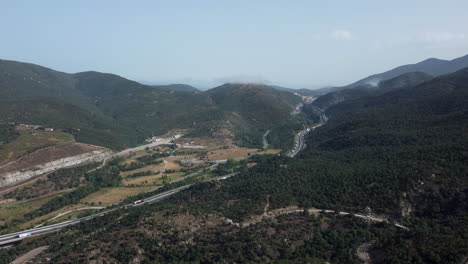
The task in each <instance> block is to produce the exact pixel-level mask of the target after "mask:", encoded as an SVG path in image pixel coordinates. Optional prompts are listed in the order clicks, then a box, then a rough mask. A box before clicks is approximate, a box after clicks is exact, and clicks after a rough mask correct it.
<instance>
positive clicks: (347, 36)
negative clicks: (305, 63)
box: [330, 29, 356, 40]
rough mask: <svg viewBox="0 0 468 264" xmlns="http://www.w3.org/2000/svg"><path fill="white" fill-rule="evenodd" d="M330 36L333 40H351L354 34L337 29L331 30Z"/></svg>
mask: <svg viewBox="0 0 468 264" xmlns="http://www.w3.org/2000/svg"><path fill="white" fill-rule="evenodd" d="M330 36H331V37H332V38H333V39H335V40H353V39H356V36H355V35H354V34H353V33H352V32H351V31H349V30H344V29H337V30H333V31H332V32H331V34H330Z"/></svg>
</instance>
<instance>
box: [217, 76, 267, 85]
mask: <svg viewBox="0 0 468 264" xmlns="http://www.w3.org/2000/svg"><path fill="white" fill-rule="evenodd" d="M214 81H215V82H219V83H257V84H268V83H270V81H268V80H267V79H265V78H263V77H262V76H257V75H235V76H227V77H222V78H216V79H214Z"/></svg>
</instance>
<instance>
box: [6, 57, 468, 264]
mask: <svg viewBox="0 0 468 264" xmlns="http://www.w3.org/2000/svg"><path fill="white" fill-rule="evenodd" d="M19 66H21V67H24V65H22V64H20V65H19ZM28 67H29V66H28ZM26 68H27V67H26ZM40 69H42V68H40ZM64 76H68V75H64ZM467 76H468V75H467V70H466V69H464V70H461V71H458V72H455V73H452V74H449V75H444V76H441V77H435V78H433V77H429V76H427V75H424V74H418V73H403V74H402V75H400V76H397V77H395V78H393V79H389V80H386V81H382V82H381V83H380V85H379V86H378V88H374V89H375V90H369V89H368V88H365V89H364V88H362V87H361V88H359V87H358V86H356V87H357V88H356V87H354V86H353V87H350V88H347V89H343V90H340V91H332V92H330V93H328V94H325V95H323V96H320V97H318V98H315V97H310V96H302V95H300V94H294V93H291V92H288V91H278V90H277V89H276V88H273V87H270V86H267V85H258V84H225V85H221V86H219V87H216V88H214V89H211V90H208V91H206V92H200V91H195V90H193V89H191V88H189V87H185V86H181V87H179V86H177V87H174V89H176V90H172V88H171V89H170V88H168V87H164V88H163V87H160V86H154V87H153V86H151V87H149V88H148V87H146V86H143V85H140V84H138V83H135V82H131V81H128V80H125V79H121V78H119V77H116V76H113V75H106V74H104V75H102V74H100V73H94V72H88V73H80V74H77V75H76V76H72V77H70V76H68V77H67V78H77V79H76V80H78V85H76V84H75V85H72V86H70V87H69V89H71V90H74V89H78V90H77V91H79V92H77V93H78V94H80V96H84V97H83V98H84V99H83V102H82V103H83V104H82V105H76V104H75V105H74V106H73V107H80V108H81V109H87V110H86V111H98V112H100V114H96V113H97V112H96V113H95V114H96V118H95V120H96V121H98V120H101V121H103V122H104V123H105V122H107V121H109V120H110V119H107V118H108V117H109V116H107V115H108V114H110V115H112V116H113V117H112V118H114V121H112V122H110V123H107V125H109V126H107V125H106V127H105V129H104V130H101V128H103V127H101V128H99V129H98V130H101V132H102V131H107V132H105V134H107V135H106V136H105V137H104V138H107V139H110V138H109V137H108V135H113V132H112V133H109V131H116V132H117V133H116V135H118V134H119V133H123V134H122V135H124V136H123V137H121V136H119V137H120V139H123V140H122V141H119V140H117V141H112V142H122V144H120V143H118V144H114V143H112V144H111V145H109V144H108V143H109V142H111V141H105V140H104V141H100V140H98V141H96V139H97V137H95V136H94V135H91V134H88V135H87V136H91V138H92V140H91V141H88V140H87V139H84V138H83V134H82V131H83V130H86V129H87V128H86V126H84V127H73V126H75V125H76V124H78V123H75V124H73V125H72V126H70V125H67V124H66V123H60V122H58V123H53V124H52V123H48V122H50V120H49V121H47V119H42V120H44V121H42V122H34V123H33V122H30V123H31V124H40V125H26V124H29V123H18V120H19V119H18V120H15V121H16V122H14V121H11V119H8V120H10V121H9V122H6V123H3V124H2V126H1V128H2V130H1V131H2V135H3V136H2V138H1V140H2V143H1V145H0V147H1V148H0V156H1V157H3V158H2V160H1V164H0V172H1V174H0V178H1V179H2V181H1V184H2V186H1V187H2V189H1V190H0V199H1V202H0V227H1V229H0V232H1V233H2V234H1V235H0V246H3V247H4V249H2V250H0V254H4V255H0V256H8V258H7V257H5V259H8V260H13V256H15V257H16V256H19V255H21V254H23V253H27V252H29V251H31V250H33V249H35V248H39V249H41V250H42V247H48V248H47V249H44V250H43V251H41V253H40V254H39V255H37V256H35V257H34V261H38V262H37V263H45V262H47V261H48V259H50V260H53V261H55V262H58V263H60V262H67V261H66V259H65V258H66V257H65V256H67V257H68V256H73V258H74V259H76V260H77V261H81V262H89V261H91V260H96V261H98V262H104V261H111V262H117V263H120V262H124V263H126V262H130V260H131V259H136V258H137V259H139V260H141V261H153V260H155V261H158V262H178V261H187V262H197V261H198V262H207V263H213V262H218V261H219V260H222V261H224V262H238V263H243V262H248V261H256V262H272V261H276V260H280V261H283V262H284V263H290V261H298V263H301V262H302V261H305V262H311V263H323V262H324V261H330V260H332V261H333V262H336V263H360V262H367V263H369V262H371V263H387V262H391V261H393V260H394V259H396V258H399V259H403V258H404V257H402V256H411V257H412V258H419V259H424V260H425V261H429V262H431V261H434V260H435V259H444V260H447V261H448V263H456V262H457V261H458V260H459V259H462V258H463V257H464V250H465V247H464V246H454V244H457V245H463V243H464V242H465V238H464V231H463V230H464V228H465V227H466V217H465V215H466V214H465V212H466V208H465V207H466V205H465V203H464V193H465V192H466V190H467V189H466V184H467V182H466V179H465V178H464V177H463V173H464V172H465V171H466V165H465V164H464V162H463V161H464V160H465V159H466V155H465V154H466V153H465V152H466V150H465V148H466V146H467V144H466V140H467V139H466V136H465V135H464V126H465V124H466V113H465V112H466V106H467V104H466V100H465V98H466V92H467V89H466V78H467ZM109 79H110V80H112V82H111V83H112V84H110V83H109V82H108V80H109ZM92 87H94V88H92ZM96 87H100V90H99V91H97V90H95V89H97V88H96ZM147 89H149V90H151V91H152V92H151V93H152V95H149V93H148V90H147ZM159 89H161V90H159ZM366 89H367V90H366ZM180 90H182V91H180ZM166 93H168V94H166ZM121 94H126V96H123V97H122V96H121ZM129 94H131V95H130V96H129ZM165 95H167V97H166V96H165ZM88 96H91V97H90V98H94V99H93V100H96V101H95V102H97V103H95V105H94V106H92V107H91V106H89V105H87V104H88V103H90V101H88V99H86V98H87V97H88ZM108 96H112V97H114V98H113V99H109V98H107V97H108ZM148 96H150V97H152V96H154V97H152V100H156V101H157V102H158V103H156V104H155V103H154V102H150V101H148V99H147V97H148ZM197 98H198V99H197ZM56 99H57V98H55V99H54V100H56ZM62 99H63V100H65V101H66V100H67V99H66V98H62ZM62 99H60V100H62ZM195 99H196V100H199V99H200V101H198V102H196V103H195V108H196V109H198V110H200V112H197V111H198V110H194V111H191V112H186V109H177V110H176V111H175V112H174V111H173V110H174V109H170V108H167V106H168V105H170V104H172V103H174V102H178V101H179V100H180V101H181V102H183V101H187V100H192V101H190V102H185V104H186V105H185V106H183V107H188V106H189V104H192V105H193V104H194V102H193V100H195ZM15 100H21V98H17V99H15ZM106 100H109V101H106ZM126 100H128V101H126ZM132 100H134V101H133V103H129V102H132ZM161 100H168V101H167V102H165V103H164V105H165V106H164V107H161V105H160V104H159V103H160V102H161ZM115 102H120V103H121V104H123V105H124V107H123V108H122V109H117V108H115V109H112V108H113V107H115V106H114V103H115ZM198 103H200V105H197V104H198ZM67 104H68V102H67ZM137 104H138V105H140V104H141V106H142V107H141V109H140V108H137V106H136V105H137ZM95 107H96V108H95ZM183 107H182V108H183ZM198 107H200V108H198ZM136 109H137V110H136ZM130 110H132V111H135V112H134V113H132V114H131V115H129V112H128V111H130ZM179 111H180V112H179ZM60 113H64V112H62V111H60ZM89 113H90V112H89ZM148 113H150V115H148ZM165 114H168V115H169V116H171V117H170V118H175V119H174V120H171V122H174V123H172V124H170V125H168V126H167V127H166V125H167V124H164V125H162V124H161V121H162V122H164V120H162V119H161V115H165ZM132 115H133V117H132ZM12 116H13V115H12ZM12 116H11V117H12ZM106 116H107V117H106ZM134 117H135V118H136V119H134ZM104 120H107V121H104ZM130 120H133V121H130ZM101 121H99V122H101ZM136 121H138V124H137V123H135V122H136ZM149 121H151V122H154V124H150V125H148V126H146V124H148V123H147V122H149ZM114 122H116V123H114ZM104 123H101V124H100V125H98V126H96V127H95V128H97V127H100V126H101V125H103V124H104ZM117 123H119V124H124V125H123V126H120V125H119V126H116V124H117ZM175 123H177V124H175ZM83 124H84V123H83ZM88 124H89V123H88ZM156 124H157V125H156ZM36 126H40V127H43V128H44V130H42V129H37V127H36ZM46 127H47V128H49V127H50V128H52V127H53V128H54V129H53V131H51V130H50V129H49V130H48V131H46V130H45V128H46ZM142 127H145V130H140V128H142ZM149 127H151V128H149ZM428 128H430V129H428ZM128 129H130V130H133V132H131V133H130V134H126V133H127V132H126V131H128ZM98 130H94V129H92V130H89V132H90V133H96V132H97V131H98ZM152 130H155V131H159V132H161V133H155V132H154V131H152ZM99 133H100V132H99ZM132 133H139V134H138V135H137V137H134V136H135V134H132ZM100 135H104V134H100ZM130 135H131V136H130ZM155 135H157V136H155ZM87 136H86V137H87ZM127 136H130V137H127ZM125 138H126V139H125ZM130 138H133V139H132V140H129V139H130ZM114 139H117V138H114ZM114 139H112V140H114ZM85 142H87V143H85ZM91 142H94V143H95V144H91ZM447 223H448V224H447ZM441 227H444V228H441ZM59 231H60V232H59ZM446 236H450V237H451V238H452V240H451V241H450V243H448V244H447V245H444V246H441V243H440V241H445V237H446ZM123 237H124V238H125V239H123ZM408 244H410V245H411V246H410V247H408V246H407V245H408ZM86 252H92V253H91V254H88V253H86ZM33 253H34V252H33ZM395 256H397V257H395ZM435 262H436V263H437V261H435ZM0 263H1V262H0ZM395 263H398V262H395Z"/></svg>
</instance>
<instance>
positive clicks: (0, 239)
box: [0, 165, 237, 248]
mask: <svg viewBox="0 0 468 264" xmlns="http://www.w3.org/2000/svg"><path fill="white" fill-rule="evenodd" d="M212 166H213V165H212ZM210 168H211V167H210ZM236 174H237V173H231V174H227V175H224V176H219V177H215V178H212V179H208V180H205V182H208V181H219V180H225V179H227V178H230V177H232V176H234V175H236ZM187 176H188V175H187ZM192 185H193V184H189V185H184V186H182V187H178V188H175V189H172V190H169V191H165V192H162V193H158V194H155V195H153V196H150V197H148V198H145V199H144V200H142V201H141V202H140V203H137V204H135V203H130V204H126V205H122V206H120V207H118V208H113V209H109V210H105V211H102V212H98V213H96V214H93V215H89V216H85V217H80V218H77V219H73V220H69V221H65V222H61V223H58V224H53V225H48V226H41V227H36V228H32V229H27V230H23V231H19V232H14V233H10V234H6V235H1V236H0V248H1V247H4V246H7V245H11V244H13V243H16V242H19V241H21V240H23V239H24V238H26V237H32V236H38V235H42V234H47V233H51V232H55V231H59V230H62V229H64V228H66V227H69V226H72V225H76V224H79V223H82V222H85V221H88V220H91V219H93V218H96V217H100V216H103V215H105V214H108V213H110V212H112V211H115V210H117V209H119V208H126V207H135V206H141V205H144V204H152V203H157V202H160V201H162V200H164V199H166V198H168V197H170V196H172V195H174V194H176V193H178V192H180V191H183V190H185V189H188V188H189V187H191V186H192Z"/></svg>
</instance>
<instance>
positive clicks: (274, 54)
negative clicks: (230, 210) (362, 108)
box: [0, 0, 468, 88]
mask: <svg viewBox="0 0 468 264" xmlns="http://www.w3.org/2000/svg"><path fill="white" fill-rule="evenodd" d="M467 13H468V1H466V0H444V1H441V0H424V1H421V0H411V1H408V0H393V1H376V0H367V1H364V0H353V1H347V0H343V1H337V0H330V1H314V0H307V1H306V0H294V1H291V0H283V1H280V0H231V1H227V0H193V1H189V0H187V1H182V0H168V1H158V0H153V1H150V0H148V1H144V0H136V1H124V0H122V1H119V0H99V1H89V0H80V1H62V0H56V1H51V0H41V1H36V0H30V1H25V0H15V1H7V0H0V59H7V60H17V61H23V62H30V63H35V64H39V65H42V66H46V67H49V68H52V69H55V70H59V71H64V72H69V73H74V72H80V71H88V70H94V71H100V72H110V73H114V74H118V75H121V76H123V77H125V78H128V79H132V80H136V81H140V82H143V83H151V84H165V83H187V84H191V85H195V86H197V87H199V88H210V87H214V86H216V85H219V84H222V83H224V82H261V83H266V84H275V85H281V86H286V87H291V88H319V87H323V86H329V85H333V86H335V85H346V84H349V83H352V82H354V81H357V80H359V79H361V78H364V77H366V76H368V75H371V74H374V73H379V72H383V71H386V70H390V69H392V68H394V67H397V66H399V65H403V64H408V63H416V62H419V61H422V60H424V59H427V58H430V57H436V58H441V59H453V58H456V57H460V56H463V55H466V54H468V15H467Z"/></svg>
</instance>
